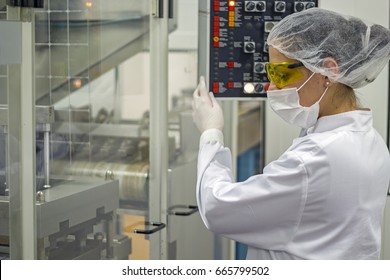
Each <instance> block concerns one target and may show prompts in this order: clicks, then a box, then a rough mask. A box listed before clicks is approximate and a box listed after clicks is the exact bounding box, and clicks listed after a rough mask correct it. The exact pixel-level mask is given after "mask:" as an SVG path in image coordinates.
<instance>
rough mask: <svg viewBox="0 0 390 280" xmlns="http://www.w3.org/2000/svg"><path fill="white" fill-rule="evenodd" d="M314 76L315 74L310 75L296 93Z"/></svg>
mask: <svg viewBox="0 0 390 280" xmlns="http://www.w3.org/2000/svg"><path fill="white" fill-rule="evenodd" d="M314 74H315V72H313V74H311V75H310V77H309V78H308V79H307V80H306V81H305V82H304V83H303V84H302V85H301V86H300V87H299V88H298V89H297V91H300V90H301V89H302V88H303V87H304V86H305V85H306V84H307V82H308V81H310V79H311V78H313V76H314Z"/></svg>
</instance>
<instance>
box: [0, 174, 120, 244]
mask: <svg viewBox="0 0 390 280" xmlns="http://www.w3.org/2000/svg"><path fill="white" fill-rule="evenodd" d="M58 182H61V183H60V184H59V185H53V183H52V185H53V187H52V188H50V189H47V190H43V191H42V193H43V194H44V197H45V201H44V202H36V209H37V210H36V211H37V224H38V229H37V238H44V237H45V236H49V235H51V234H54V233H57V232H59V231H60V223H62V222H64V221H68V222H69V223H68V225H69V227H72V226H75V225H78V224H81V223H83V222H84V221H88V220H91V219H93V218H95V217H96V213H97V210H98V209H104V210H103V212H104V213H109V212H111V211H115V210H116V209H117V208H118V207H119V200H118V197H119V187H118V181H103V180H99V179H97V178H86V177H80V178H74V179H72V180H68V179H63V180H58ZM0 198H1V199H0V221H1V226H0V235H8V231H7V230H6V228H7V224H8V221H7V222H6V223H3V221H5V220H6V219H8V218H9V211H8V207H9V197H0Z"/></svg>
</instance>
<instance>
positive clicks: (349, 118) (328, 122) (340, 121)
mask: <svg viewBox="0 0 390 280" xmlns="http://www.w3.org/2000/svg"><path fill="white" fill-rule="evenodd" d="M372 123H373V121H372V111H371V110H354V111H349V112H345V113H341V114H336V115H331V116H325V117H321V118H319V119H318V120H317V122H316V124H315V125H314V126H313V127H310V128H308V129H307V131H306V133H302V134H311V133H321V132H325V131H332V130H343V131H347V130H349V131H368V130H369V129H370V128H372ZM302 134H301V135H302Z"/></svg>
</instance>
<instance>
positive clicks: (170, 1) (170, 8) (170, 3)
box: [168, 0, 173, 18]
mask: <svg viewBox="0 0 390 280" xmlns="http://www.w3.org/2000/svg"><path fill="white" fill-rule="evenodd" d="M168 5H169V8H168V18H173V0H169V3H168Z"/></svg>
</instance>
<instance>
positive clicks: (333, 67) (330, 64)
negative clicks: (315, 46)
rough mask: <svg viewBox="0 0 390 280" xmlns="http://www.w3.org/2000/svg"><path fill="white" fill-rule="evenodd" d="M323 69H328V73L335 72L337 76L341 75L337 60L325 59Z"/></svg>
mask: <svg viewBox="0 0 390 280" xmlns="http://www.w3.org/2000/svg"><path fill="white" fill-rule="evenodd" d="M322 67H323V68H327V71H329V72H333V73H335V74H337V73H339V65H338V64H337V62H336V60H334V59H333V58H331V57H327V58H324V60H323V61H322Z"/></svg>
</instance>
